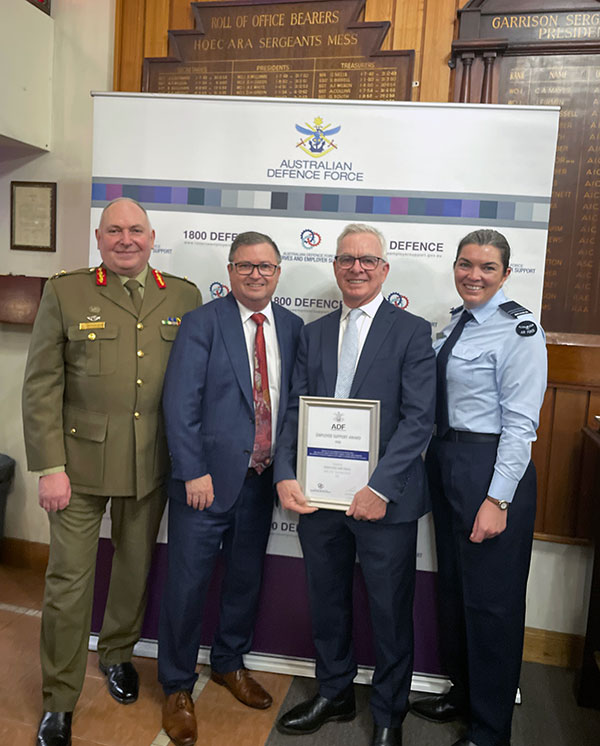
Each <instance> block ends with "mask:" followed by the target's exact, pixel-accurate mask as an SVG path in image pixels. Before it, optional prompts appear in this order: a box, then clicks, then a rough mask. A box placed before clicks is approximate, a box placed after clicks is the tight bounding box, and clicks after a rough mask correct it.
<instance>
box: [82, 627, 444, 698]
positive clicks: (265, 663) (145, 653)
mask: <svg viewBox="0 0 600 746" xmlns="http://www.w3.org/2000/svg"><path fill="white" fill-rule="evenodd" d="M88 647H89V650H97V649H98V635H90V640H89V646H88ZM133 654H134V655H139V656H141V657H142V658H156V657H157V656H158V643H157V642H156V640H140V641H139V642H138V643H137V644H136V646H135V647H134V649H133ZM209 655H210V648H209V647H205V646H202V647H201V648H200V650H199V651H198V663H203V664H208V663H209V662H210V661H209ZM244 663H245V664H246V666H247V668H249V669H250V670H252V671H269V673H282V674H287V675H288V676H305V677H307V678H311V679H314V677H315V663H314V661H313V660H310V659H308V658H287V657H285V656H282V655H272V654H266V653H249V654H248V655H246V656H244ZM372 677H373V669H372V668H370V667H367V666H359V667H358V673H357V674H356V678H355V679H354V683H355V684H370V683H371V679H372ZM410 688H411V691H413V692H423V693H426V694H443V693H444V692H446V691H448V689H449V688H450V681H449V679H447V678H446V677H445V676H438V675H436V674H425V673H413V676H412V682H411V686H410Z"/></svg>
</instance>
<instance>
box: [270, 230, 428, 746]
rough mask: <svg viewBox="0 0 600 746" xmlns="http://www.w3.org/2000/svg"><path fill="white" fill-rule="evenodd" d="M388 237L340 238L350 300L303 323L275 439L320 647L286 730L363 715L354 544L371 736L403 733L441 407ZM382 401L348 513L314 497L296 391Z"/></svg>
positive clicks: (385, 744)
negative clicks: (367, 465)
mask: <svg viewBox="0 0 600 746" xmlns="http://www.w3.org/2000/svg"><path fill="white" fill-rule="evenodd" d="M385 250H386V243H385V239H384V237H383V236H382V235H381V233H380V232H379V231H378V230H376V229H375V228H373V227H371V226H368V225H364V224H352V225H348V226H347V227H346V228H345V229H344V231H343V232H342V233H341V235H340V236H339V238H338V241H337V252H336V257H335V260H334V273H335V277H336V280H337V283H338V286H339V288H340V290H341V291H342V297H343V306H342V308H341V310H338V311H335V312H334V313H331V314H329V315H328V316H325V317H323V318H321V319H318V320H317V321H314V322H313V323H311V324H308V325H307V326H306V327H304V329H303V330H302V333H301V335H300V344H299V348H298V358H297V361H296V367H295V369H294V376H293V380H292V392H291V394H290V403H289V406H288V411H287V413H286V418H285V423H284V428H283V432H282V433H281V435H280V437H279V439H278V445H277V455H276V460H275V467H274V468H275V473H274V480H275V482H276V483H277V491H278V494H279V497H280V499H281V502H282V504H283V506H284V507H285V508H288V509H290V510H294V511H296V512H298V513H300V514H301V516H300V524H299V529H298V533H299V536H300V541H301V544H302V550H303V553H304V559H305V563H306V574H307V581H308V591H309V598H310V605H311V615H312V626H313V640H314V644H315V649H316V659H317V667H316V674H317V679H318V681H319V690H318V693H317V694H316V695H315V696H314V697H313V698H312V699H311V700H308V701H306V702H302V703H301V704H299V705H297V706H296V707H294V708H293V709H292V710H290V711H289V712H287V713H286V714H285V715H283V716H282V717H281V718H280V719H279V721H278V723H277V727H278V729H279V730H280V731H281V732H283V733H290V734H303V733H313V732H315V731H316V730H318V729H319V728H320V727H321V726H322V725H323V724H324V723H326V722H328V721H331V720H351V719H352V718H353V717H354V715H355V704H354V690H353V685H352V682H353V679H354V677H355V675H356V670H357V666H356V661H355V658H354V653H353V649H352V580H353V574H354V563H355V556H356V554H358V557H359V560H360V566H361V568H362V572H363V575H364V578H365V583H366V586H367V592H368V597H369V605H370V611H371V620H372V626H373V634H374V646H375V652H376V665H375V673H374V676H373V688H372V694H371V711H372V714H373V720H374V726H375V727H374V732H373V740H372V746H398V745H399V744H401V743H402V721H403V720H404V716H405V714H406V712H407V710H408V693H409V690H410V682H411V676H412V662H413V622H412V610H413V597H414V588H415V572H416V566H415V564H416V540H417V520H418V518H419V517H420V516H422V515H423V514H424V513H426V512H427V511H428V510H429V503H428V500H427V495H426V488H425V474H424V468H423V461H422V458H421V453H422V452H423V451H424V449H425V448H426V446H427V443H428V442H429V438H430V436H431V432H432V427H433V420H434V410H435V380H436V369H435V356H434V353H433V350H432V346H431V327H430V325H429V324H428V323H427V322H426V321H425V320H424V319H422V318H419V317H418V316H414V315H412V314H410V313H408V312H407V311H402V310H400V309H398V308H396V307H395V306H392V305H391V304H389V303H387V302H386V301H385V299H384V297H383V295H382V293H381V288H382V285H383V282H384V280H385V278H386V277H387V274H388V271H389V265H388V263H387V260H386V251H385ZM303 395H304V396H326V397H334V396H335V397H336V398H352V399H378V400H379V401H380V402H381V422H380V434H379V435H380V446H379V462H378V464H377V466H376V468H375V470H374V471H373V473H372V475H371V477H370V478H369V480H368V483H367V484H363V485H356V494H355V495H354V499H353V501H352V504H351V505H350V508H349V509H348V510H347V511H346V512H343V511H339V510H326V509H319V510H317V509H316V508H314V507H310V506H309V505H308V504H307V501H306V498H305V496H304V495H303V493H302V490H301V488H300V485H299V484H298V482H297V481H296V478H295V476H296V475H295V463H296V441H297V428H298V397H299V396H303Z"/></svg>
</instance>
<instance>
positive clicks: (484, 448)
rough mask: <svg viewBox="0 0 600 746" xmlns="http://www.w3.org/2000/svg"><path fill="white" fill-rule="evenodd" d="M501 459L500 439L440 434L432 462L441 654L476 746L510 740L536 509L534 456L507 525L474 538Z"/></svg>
mask: <svg viewBox="0 0 600 746" xmlns="http://www.w3.org/2000/svg"><path fill="white" fill-rule="evenodd" d="M495 460H496V444H495V443H494V442H488V443H464V442H460V443H453V442H450V441H444V440H440V439H439V438H436V437H434V438H433V440H432V442H431V444H430V446H429V450H428V453H427V458H426V461H425V465H426V468H427V475H428V478H429V486H430V490H431V498H432V503H433V515H434V519H435V533H436V545H437V555H438V588H439V610H440V639H441V647H442V658H443V663H444V666H445V669H446V672H447V673H448V675H449V676H450V678H451V680H452V683H453V684H454V689H453V696H454V697H455V698H456V700H457V701H461V700H462V704H464V705H466V706H467V707H468V709H469V711H470V728H469V731H468V734H467V735H468V738H469V739H470V740H471V741H473V742H474V743H476V744H477V746H504V744H509V743H510V733H511V721H512V713H513V707H514V702H515V696H516V693H517V688H518V685H519V673H520V670H521V659H522V655H523V633H524V627H525V592H526V588H527V576H528V574H529V564H530V559H531V547H532V542H533V527H534V521H535V508H536V475H535V468H534V466H533V463H531V462H530V463H529V466H528V467H527V470H526V472H525V474H524V476H523V478H522V479H521V481H520V482H519V485H518V487H517V491H516V493H515V496H514V499H513V502H512V504H511V505H510V507H509V508H508V519H507V528H506V530H505V531H504V532H503V533H502V534H500V535H499V536H496V537H495V538H493V539H487V540H486V541H484V542H482V543H481V544H473V543H472V542H471V541H469V536H470V533H471V529H472V526H473V521H474V520H475V516H476V514H477V511H478V510H479V507H480V506H481V503H482V501H483V500H484V499H485V497H486V494H487V489H488V487H489V485H490V481H491V479H492V475H493V470H494V463H495Z"/></svg>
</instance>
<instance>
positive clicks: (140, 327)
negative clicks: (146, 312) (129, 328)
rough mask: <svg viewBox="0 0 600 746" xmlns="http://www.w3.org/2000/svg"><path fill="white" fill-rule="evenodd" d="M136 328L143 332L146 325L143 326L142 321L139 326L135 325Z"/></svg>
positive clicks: (138, 323)
mask: <svg viewBox="0 0 600 746" xmlns="http://www.w3.org/2000/svg"><path fill="white" fill-rule="evenodd" d="M135 328H136V329H139V330H140V331H141V330H142V329H143V328H144V325H143V324H142V322H141V321H138V322H137V324H136V325H135Z"/></svg>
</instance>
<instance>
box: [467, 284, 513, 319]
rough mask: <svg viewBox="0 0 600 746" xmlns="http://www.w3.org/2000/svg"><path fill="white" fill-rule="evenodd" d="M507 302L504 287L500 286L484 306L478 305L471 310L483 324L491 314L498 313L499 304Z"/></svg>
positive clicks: (475, 317)
mask: <svg viewBox="0 0 600 746" xmlns="http://www.w3.org/2000/svg"><path fill="white" fill-rule="evenodd" d="M505 302H506V296H505V295H504V291H503V290H502V288H500V289H499V290H497V291H496V294H495V295H493V296H492V297H491V298H490V299H489V300H488V302H487V303H484V304H483V305H482V306H477V307H476V308H470V309H469V310H470V311H471V313H472V314H473V317H474V319H475V321H476V322H477V323H478V324H483V322H484V321H487V320H488V319H489V318H490V316H493V314H494V313H496V310H497V309H498V306H499V305H500V304H501V303H505Z"/></svg>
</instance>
